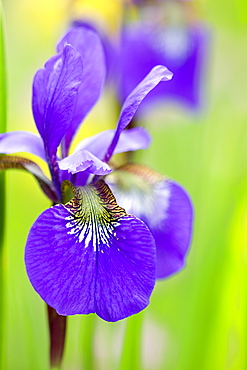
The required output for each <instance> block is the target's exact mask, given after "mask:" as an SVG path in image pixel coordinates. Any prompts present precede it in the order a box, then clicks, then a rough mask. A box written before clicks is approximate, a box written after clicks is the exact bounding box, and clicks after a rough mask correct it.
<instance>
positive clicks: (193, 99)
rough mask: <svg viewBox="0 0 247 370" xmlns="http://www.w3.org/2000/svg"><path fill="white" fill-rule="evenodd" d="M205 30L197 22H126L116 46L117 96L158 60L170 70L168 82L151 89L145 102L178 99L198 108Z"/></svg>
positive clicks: (123, 97)
mask: <svg viewBox="0 0 247 370" xmlns="http://www.w3.org/2000/svg"><path fill="white" fill-rule="evenodd" d="M205 46H206V34H205V29H204V27H203V26H202V25H200V24H195V25H190V26H186V25H180V24H177V25H167V26H166V25H157V24H155V23H151V22H145V21H138V22H135V23H131V24H126V25H125V26H124V28H123V30H122V38H121V45H120V48H119V65H120V68H119V70H120V84H119V94H120V100H121V101H123V100H124V99H125V98H126V96H127V95H128V94H129V92H130V91H131V90H132V89H133V88H134V86H135V85H136V84H138V83H139V82H140V81H141V80H142V78H143V77H144V76H145V75H146V74H147V73H148V71H149V70H150V69H151V68H153V67H154V66H155V65H157V64H162V65H166V66H167V68H169V69H170V70H171V71H172V72H173V74H174V77H173V79H172V80H171V81H170V82H169V83H167V84H160V85H159V86H157V88H156V89H155V90H154V91H152V92H151V93H150V94H149V96H148V97H147V99H146V100H145V104H147V103H148V102H157V101H159V102H160V103H163V104H164V102H165V101H170V100H174V101H178V102H180V103H182V104H184V105H186V106H187V107H189V108H192V109H197V108H199V107H200V105H201V103H202V98H201V78H202V74H203V64H204V58H205Z"/></svg>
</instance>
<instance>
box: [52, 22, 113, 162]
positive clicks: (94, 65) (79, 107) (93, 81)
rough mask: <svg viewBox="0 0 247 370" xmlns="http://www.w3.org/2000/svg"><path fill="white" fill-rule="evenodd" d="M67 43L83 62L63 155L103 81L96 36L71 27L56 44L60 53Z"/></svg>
mask: <svg viewBox="0 0 247 370" xmlns="http://www.w3.org/2000/svg"><path fill="white" fill-rule="evenodd" d="M66 43H69V44H71V45H73V46H74V48H75V49H76V50H77V51H78V52H79V53H80V55H81V58H82V61H83V78H82V82H81V84H80V87H79V90H78V100H77V104H76V108H75V112H74V115H73V120H72V122H71V124H70V127H69V129H68V130H67V132H66V136H65V139H64V140H65V148H66V151H65V154H66V155H67V153H68V148H69V145H70V142H71V140H72V138H73V136H74V134H75V132H76V130H77V128H78V126H79V124H80V123H81V122H82V121H83V119H84V117H85V116H86V115H87V114H88V112H89V111H90V110H91V108H92V107H93V106H94V104H95V103H96V102H97V100H98V98H99V96H100V94H101V90H102V86H103V83H104V79H105V73H106V72H105V69H106V68H105V59H104V51H103V47H102V44H101V41H100V38H99V36H98V34H97V33H96V32H95V31H93V30H92V29H90V28H89V27H86V26H83V25H81V26H78V27H73V28H71V30H70V31H69V32H68V33H67V34H66V35H65V37H64V38H63V39H62V40H61V41H60V43H59V44H58V47H57V49H58V51H62V50H63V47H64V44H66Z"/></svg>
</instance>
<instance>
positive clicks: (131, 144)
mask: <svg viewBox="0 0 247 370" xmlns="http://www.w3.org/2000/svg"><path fill="white" fill-rule="evenodd" d="M114 134H115V130H105V131H102V132H100V133H99V134H96V135H94V136H91V137H88V138H86V139H84V140H82V141H81V142H80V143H79V144H78V145H77V147H76V148H75V151H78V150H80V149H86V150H88V151H89V152H90V153H92V154H94V155H95V156H96V157H98V158H100V159H103V158H104V155H105V149H106V148H107V147H109V145H110V144H111V142H112V139H113V137H114ZM150 142H151V137H150V135H149V133H148V132H147V131H146V130H145V129H144V128H143V127H134V128H131V129H129V130H125V131H123V132H122V134H121V136H120V138H119V141H118V143H117V146H116V147H115V149H114V152H113V154H118V153H124V152H131V151H135V150H139V149H147V148H148V146H149V145H150Z"/></svg>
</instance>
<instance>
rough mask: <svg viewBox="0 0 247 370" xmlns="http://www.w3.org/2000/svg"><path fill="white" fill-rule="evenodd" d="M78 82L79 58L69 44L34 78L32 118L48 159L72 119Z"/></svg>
mask: <svg viewBox="0 0 247 370" xmlns="http://www.w3.org/2000/svg"><path fill="white" fill-rule="evenodd" d="M81 80H82V60H81V56H80V54H79V53H78V52H77V51H76V50H75V49H74V48H73V47H72V46H71V45H65V46H64V49H63V51H62V53H60V54H58V55H56V56H55V57H53V58H51V59H50V60H49V61H48V62H47V63H46V65H45V67H44V68H43V69H40V70H39V71H38V72H37V73H36V75H35V78H34V82H33V102H32V103H33V115H34V118H35V122H36V125H37V128H38V130H39V133H40V135H41V137H42V138H43V140H44V144H45V149H46V153H47V154H48V157H51V156H52V155H55V154H56V150H57V147H58V145H59V144H60V142H61V139H62V137H63V136H64V134H65V132H66V130H67V128H68V127H69V125H70V123H71V121H72V119H73V113H74V110H75V107H76V102H77V92H78V88H79V85H80V83H81Z"/></svg>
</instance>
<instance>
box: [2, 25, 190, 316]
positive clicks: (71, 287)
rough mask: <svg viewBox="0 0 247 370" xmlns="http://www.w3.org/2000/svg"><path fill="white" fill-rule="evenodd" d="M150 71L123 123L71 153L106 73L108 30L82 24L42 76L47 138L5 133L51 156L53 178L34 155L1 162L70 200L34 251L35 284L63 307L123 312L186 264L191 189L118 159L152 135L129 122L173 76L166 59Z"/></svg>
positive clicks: (39, 95) (30, 247)
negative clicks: (103, 33) (115, 159)
mask: <svg viewBox="0 0 247 370" xmlns="http://www.w3.org/2000/svg"><path fill="white" fill-rule="evenodd" d="M148 72H149V73H148V74H147V76H145V78H144V79H143V80H142V81H140V83H139V84H138V86H136V87H135V89H134V90H133V91H132V92H130V94H129V95H128V96H127V97H126V100H125V102H124V104H123V106H122V110H121V112H120V116H119V120H118V123H117V127H116V130H107V131H103V132H101V133H99V134H97V135H95V136H93V137H90V138H86V139H84V140H83V141H82V142H80V143H79V144H78V146H77V148H76V150H75V152H74V153H73V154H70V153H69V148H70V144H71V141H72V139H73V137H74V134H75V132H76V130H77V128H78V126H79V124H80V123H81V122H82V121H83V119H84V118H85V116H86V115H87V113H88V112H89V111H90V109H91V108H92V107H93V105H94V104H95V103H96V101H97V99H98V97H99V96H100V93H101V89H102V85H103V82H104V76H105V61H104V54H103V49H102V45H101V43H100V40H99V37H98V35H97V34H96V33H95V32H94V31H93V30H91V29H90V28H88V27H76V28H72V29H71V30H70V31H69V32H68V33H67V35H66V36H65V37H64V38H63V39H62V41H61V42H60V43H59V44H58V48H57V54H56V55H55V56H54V57H52V58H51V59H49V60H48V62H47V63H46V64H45V67H44V68H42V69H40V70H39V71H38V72H37V73H36V75H35V78H34V82H33V101H32V105H33V115H34V119H35V123H36V126H37V129H38V131H39V134H40V136H37V135H35V134H32V133H28V132H24V131H16V132H11V133H7V134H1V135H0V152H1V153H4V154H10V153H17V152H20V151H22V152H23V151H26V152H28V153H32V154H34V155H37V156H39V157H40V158H42V159H43V160H44V161H46V163H47V164H48V167H49V170H50V175H51V180H50V179H48V178H47V177H46V176H45V175H44V174H43V172H42V171H41V169H40V167H39V166H38V165H37V164H35V163H34V162H32V161H30V160H27V159H24V158H22V157H13V156H8V155H5V156H1V157H0V168H1V169H6V168H22V169H25V170H27V171H29V172H31V173H32V174H33V175H34V176H35V177H36V178H37V179H38V181H39V183H40V185H41V188H42V189H43V191H44V192H45V194H46V195H47V196H48V197H49V198H50V199H51V200H52V202H54V203H60V204H56V205H54V206H53V207H51V208H49V209H47V210H46V211H44V212H43V213H42V214H41V215H40V216H39V217H38V219H37V220H36V221H35V222H34V224H33V226H32V228H31V230H30V233H29V236H28V240H27V244H26V251H25V262H26V268H27V274H28V276H29V279H30V281H31V283H32V285H33V287H34V289H35V290H36V291H37V292H38V293H39V295H40V296H41V297H42V299H43V300H44V301H45V302H46V303H47V304H48V305H50V306H51V307H53V308H54V309H55V310H56V311H57V313H58V314H60V315H65V316H67V315H74V314H89V313H96V314H97V315H99V316H100V317H101V318H103V319H104V320H107V321H117V320H120V319H123V318H125V317H127V316H130V315H132V314H135V313H137V312H139V311H140V310H142V309H144V308H145V307H146V306H147V305H148V303H149V298H150V295H151V293H152V290H153V288H154V284H155V278H156V277H161V278H162V277H166V276H169V275H170V274H171V273H174V272H176V271H178V270H179V269H180V268H181V267H182V266H183V265H184V260H185V257H186V254H187V251H188V248H189V243H190V238H191V233H192V206H191V202H190V199H189V197H188V196H187V194H186V193H185V191H184V190H183V189H182V187H181V186H180V185H178V184H176V183H175V182H173V181H172V180H169V179H165V178H164V177H163V176H161V175H159V174H157V173H156V172H154V171H152V170H150V169H149V168H146V167H145V166H139V165H129V166H128V165H126V166H123V167H121V168H119V169H115V170H114V171H113V169H112V167H110V165H109V164H108V162H109V161H110V159H111V157H112V156H113V155H114V154H116V153H121V152H125V151H133V150H138V149H145V148H147V147H148V145H149V143H150V138H149V135H148V133H147V132H146V131H145V130H144V129H143V128H141V127H136V128H133V129H129V130H124V129H125V128H126V127H127V126H128V124H129V123H130V122H131V120H132V118H133V116H134V114H135V112H136V110H137V108H138V107H139V105H140V103H141V102H142V100H143V99H144V98H145V96H146V95H147V94H148V93H149V92H150V91H151V90H153V89H154V88H155V86H156V85H157V84H158V83H159V82H160V81H168V80H170V79H171V78H172V73H171V72H170V71H169V70H168V69H167V68H166V67H164V66H161V65H158V66H155V67H154V68H153V69H152V70H151V71H148ZM58 148H60V149H61V154H62V155H61V157H59V153H58ZM106 175H108V176H106ZM105 176H106V177H105ZM104 179H105V181H104ZM63 180H66V181H63ZM107 183H108V184H109V186H110V187H111V189H112V190H111V189H110V187H109V186H108V185H107ZM114 195H115V196H116V198H117V201H116V199H115V196H114ZM71 198H72V199H71ZM61 203H62V204H61ZM122 207H125V209H126V210H125V209H124V208H122ZM126 211H127V212H126ZM128 212H129V213H128ZM137 217H139V218H140V219H139V218H137ZM156 253H157V257H156ZM156 267H157V268H156Z"/></svg>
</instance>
